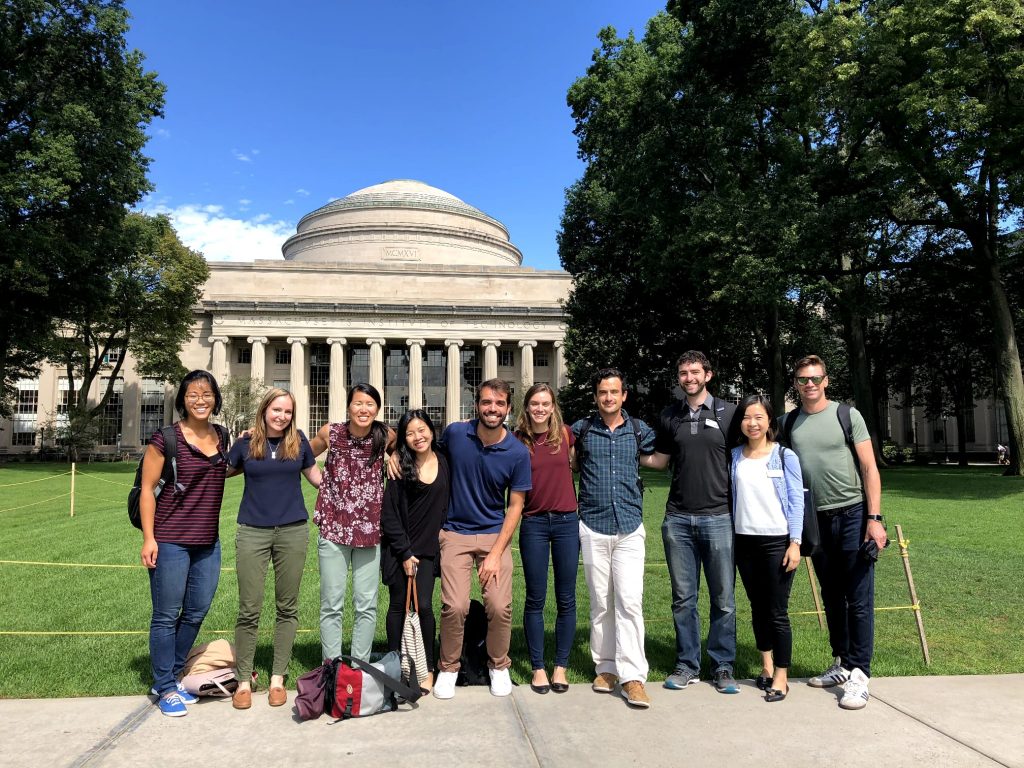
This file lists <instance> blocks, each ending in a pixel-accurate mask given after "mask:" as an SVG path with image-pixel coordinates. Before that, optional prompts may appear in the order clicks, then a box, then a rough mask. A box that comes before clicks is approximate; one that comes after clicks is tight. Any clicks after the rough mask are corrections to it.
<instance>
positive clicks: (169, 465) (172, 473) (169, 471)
mask: <svg viewBox="0 0 1024 768" xmlns="http://www.w3.org/2000/svg"><path fill="white" fill-rule="evenodd" d="M160 434H162V435H163V437H164V468H163V471H161V473H160V487H161V488H164V487H166V486H167V484H168V483H170V484H171V485H172V487H173V488H175V489H176V490H178V491H180V490H182V489H181V488H178V430H177V429H175V428H174V425H173V424H168V425H167V426H165V427H162V428H161V429H160Z"/></svg>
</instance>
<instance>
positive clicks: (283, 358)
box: [274, 347, 292, 365]
mask: <svg viewBox="0 0 1024 768" xmlns="http://www.w3.org/2000/svg"><path fill="white" fill-rule="evenodd" d="M274 363H275V364H276V365H291V364H292V351H291V349H289V348H288V347H278V348H277V349H275V350H274Z"/></svg>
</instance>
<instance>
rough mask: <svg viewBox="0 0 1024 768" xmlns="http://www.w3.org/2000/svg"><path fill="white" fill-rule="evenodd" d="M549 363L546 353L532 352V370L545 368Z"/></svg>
mask: <svg viewBox="0 0 1024 768" xmlns="http://www.w3.org/2000/svg"><path fill="white" fill-rule="evenodd" d="M549 365H551V363H550V362H549V358H548V353H547V352H534V353H533V367H534V368H547V367H548V366H549Z"/></svg>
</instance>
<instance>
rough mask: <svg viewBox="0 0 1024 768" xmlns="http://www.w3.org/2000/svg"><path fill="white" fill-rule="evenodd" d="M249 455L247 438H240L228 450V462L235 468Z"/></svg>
mask: <svg viewBox="0 0 1024 768" xmlns="http://www.w3.org/2000/svg"><path fill="white" fill-rule="evenodd" d="M248 456H249V440H248V438H242V439H241V440H236V441H235V444H234V445H232V446H231V450H229V451H228V464H229V465H230V466H232V467H234V468H235V469H238V468H239V467H240V466H242V465H243V464H244V463H245V460H246V458H248Z"/></svg>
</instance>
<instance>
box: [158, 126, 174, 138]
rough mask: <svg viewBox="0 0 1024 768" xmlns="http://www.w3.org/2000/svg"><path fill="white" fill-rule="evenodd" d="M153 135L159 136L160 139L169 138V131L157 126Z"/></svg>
mask: <svg viewBox="0 0 1024 768" xmlns="http://www.w3.org/2000/svg"><path fill="white" fill-rule="evenodd" d="M154 135H155V136H159V137H160V138H161V139H169V138H171V132H170V131H168V130H167V129H166V128H157V129H156V131H155V132H154Z"/></svg>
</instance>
